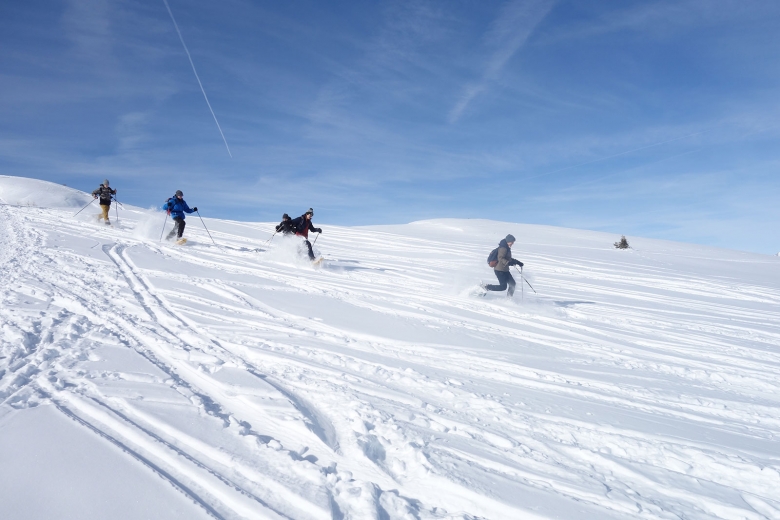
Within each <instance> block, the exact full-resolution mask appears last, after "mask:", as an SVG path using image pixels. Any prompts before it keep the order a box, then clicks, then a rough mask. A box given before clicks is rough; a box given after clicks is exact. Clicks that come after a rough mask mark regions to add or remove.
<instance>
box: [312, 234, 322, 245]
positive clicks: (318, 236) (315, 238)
mask: <svg viewBox="0 0 780 520" xmlns="http://www.w3.org/2000/svg"><path fill="white" fill-rule="evenodd" d="M318 238H320V233H317V236H316V237H314V242H312V243H311V245H314V244H316V243H317V239H318Z"/></svg>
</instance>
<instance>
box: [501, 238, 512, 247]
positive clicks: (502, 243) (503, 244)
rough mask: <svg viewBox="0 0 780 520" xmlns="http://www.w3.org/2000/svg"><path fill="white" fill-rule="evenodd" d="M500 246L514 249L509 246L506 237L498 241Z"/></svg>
mask: <svg viewBox="0 0 780 520" xmlns="http://www.w3.org/2000/svg"><path fill="white" fill-rule="evenodd" d="M498 247H506V248H508V249H512V248H511V247H509V244H507V243H506V239H505V238H502V239H501V242H499V243H498Z"/></svg>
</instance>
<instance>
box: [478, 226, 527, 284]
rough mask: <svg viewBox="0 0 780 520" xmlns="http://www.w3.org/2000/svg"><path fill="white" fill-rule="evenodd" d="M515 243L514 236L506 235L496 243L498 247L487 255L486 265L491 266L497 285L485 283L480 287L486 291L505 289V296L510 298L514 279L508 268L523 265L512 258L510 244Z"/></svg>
mask: <svg viewBox="0 0 780 520" xmlns="http://www.w3.org/2000/svg"><path fill="white" fill-rule="evenodd" d="M514 243H515V237H514V236H512V235H507V236H506V238H504V239H503V240H502V241H501V242H499V243H498V247H497V248H495V249H494V250H493V251H491V252H490V255H489V256H488V265H490V267H492V268H493V272H494V273H495V275H496V278H498V283H499V285H486V284H481V286H482V288H483V289H484V290H486V291H504V290H507V288H508V290H507V293H506V295H507V297H509V298H511V297H512V295H513V294H514V293H515V285H516V284H517V282H515V279H514V278H513V277H512V273H510V272H509V268H510V267H512V266H513V265H518V266H520V267H523V262H521V261H519V260H515V259H514V258H512V245H513V244H514Z"/></svg>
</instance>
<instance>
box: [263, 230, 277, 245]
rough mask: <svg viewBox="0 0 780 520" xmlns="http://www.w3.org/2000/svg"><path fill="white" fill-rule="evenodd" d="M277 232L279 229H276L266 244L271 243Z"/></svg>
mask: <svg viewBox="0 0 780 520" xmlns="http://www.w3.org/2000/svg"><path fill="white" fill-rule="evenodd" d="M277 233H278V231H274V234H273V235H271V238H269V239H268V242H266V243H265V245H271V240H273V239H274V237H275V236H276V234H277Z"/></svg>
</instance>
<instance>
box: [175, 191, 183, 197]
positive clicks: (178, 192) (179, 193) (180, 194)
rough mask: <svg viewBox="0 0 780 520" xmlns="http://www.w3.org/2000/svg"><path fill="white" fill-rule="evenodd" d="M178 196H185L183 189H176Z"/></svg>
mask: <svg viewBox="0 0 780 520" xmlns="http://www.w3.org/2000/svg"><path fill="white" fill-rule="evenodd" d="M176 196H177V197H183V196H184V194H183V193H182V192H181V190H176Z"/></svg>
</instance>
